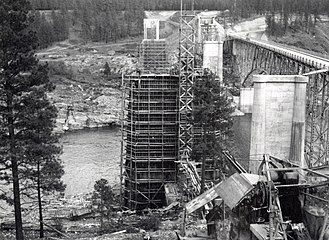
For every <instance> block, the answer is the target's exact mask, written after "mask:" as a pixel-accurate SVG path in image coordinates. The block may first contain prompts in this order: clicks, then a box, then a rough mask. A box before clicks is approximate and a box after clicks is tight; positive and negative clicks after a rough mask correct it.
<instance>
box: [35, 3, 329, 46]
mask: <svg viewBox="0 0 329 240" xmlns="http://www.w3.org/2000/svg"><path fill="white" fill-rule="evenodd" d="M193 1H194V2H193ZM30 2H31V6H32V9H33V10H32V14H34V25H33V26H34V30H35V31H36V33H37V36H38V38H39V43H40V46H39V47H40V48H45V47H47V46H49V45H51V44H52V43H53V42H58V41H62V40H65V39H67V38H68V37H69V34H70V32H72V31H69V29H70V28H74V29H78V30H77V31H76V32H78V35H79V38H80V39H82V40H83V41H85V42H88V41H96V42H98V41H104V42H109V41H114V42H115V41H117V40H118V39H122V38H127V37H135V36H139V35H141V34H142V31H143V19H144V18H145V13H144V11H156V10H163V11H170V10H176V11H177V10H180V9H181V0H30ZM192 2H193V8H194V9H195V10H197V11H198V10H209V11H210V10H221V11H224V10H229V11H228V12H229V16H230V17H231V19H232V20H233V21H234V22H235V21H239V20H240V19H241V18H248V17H251V16H254V15H255V14H257V15H266V22H267V26H268V28H267V31H268V34H269V35H274V36H275V35H283V34H284V33H285V32H286V31H287V29H288V28H289V27H293V28H297V29H298V30H302V31H304V32H306V33H312V28H313V27H314V26H315V24H316V23H317V21H318V20H319V16H320V15H321V14H325V15H329V1H326V0H277V1H274V0H234V1H232V0H202V1H195V0H185V1H184V0H183V1H182V3H183V4H182V7H183V9H191V8H192Z"/></svg>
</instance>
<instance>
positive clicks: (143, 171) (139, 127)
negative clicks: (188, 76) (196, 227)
mask: <svg viewBox="0 0 329 240" xmlns="http://www.w3.org/2000/svg"><path fill="white" fill-rule="evenodd" d="M178 85H179V77H178V76H171V75H167V74H157V75H155V74H141V75H130V76H126V77H125V78H124V80H123V87H124V88H123V91H124V104H123V108H124V112H125V114H124V115H125V119H124V127H123V130H124V143H125V146H124V147H125V156H124V158H123V161H124V163H123V165H124V166H125V168H124V170H123V172H122V176H123V177H124V178H125V179H124V190H123V198H124V205H125V206H126V207H128V208H130V209H143V208H158V207H162V206H163V205H165V204H166V202H165V199H166V198H165V192H164V185H165V184H166V183H174V182H176V163H175V161H177V160H178V99H179V98H178V89H179V88H178Z"/></svg>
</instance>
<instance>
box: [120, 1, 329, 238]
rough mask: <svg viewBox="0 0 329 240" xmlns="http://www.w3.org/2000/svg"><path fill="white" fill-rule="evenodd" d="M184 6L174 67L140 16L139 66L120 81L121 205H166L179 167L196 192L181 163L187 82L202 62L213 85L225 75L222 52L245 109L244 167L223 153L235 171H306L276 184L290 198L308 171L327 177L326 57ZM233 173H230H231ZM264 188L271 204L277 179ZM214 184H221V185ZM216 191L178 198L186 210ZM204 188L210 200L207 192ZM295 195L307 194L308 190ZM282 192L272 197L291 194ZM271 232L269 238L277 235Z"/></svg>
mask: <svg viewBox="0 0 329 240" xmlns="http://www.w3.org/2000/svg"><path fill="white" fill-rule="evenodd" d="M183 8H184V7H183V6H182V11H181V15H180V37H179V59H178V69H175V68H172V67H171V64H170V62H169V60H168V54H167V43H166V40H164V39H159V32H158V31H159V21H158V20H156V19H146V20H145V22H144V40H143V41H142V43H141V50H140V53H141V54H140V57H141V59H140V64H141V66H140V69H139V70H138V71H137V72H136V73H134V74H132V75H127V76H124V77H123V80H122V86H123V96H122V99H123V101H122V139H123V141H122V157H121V183H122V184H123V185H122V199H123V204H124V205H125V206H126V207H127V208H130V209H136V210H138V209H144V208H158V207H162V206H164V205H167V204H170V201H171V200H170V199H168V196H169V195H173V196H175V194H177V192H176V191H177V189H176V188H175V187H174V186H175V183H177V181H178V172H179V171H185V173H186V175H188V177H189V178H191V179H190V181H192V182H193V186H194V187H195V186H197V187H196V192H197V194H196V195H199V194H200V193H201V192H200V189H199V188H198V186H199V185H200V177H199V175H198V170H197V168H196V167H195V166H194V165H193V164H192V165H191V164H190V160H191V151H192V147H193V139H194V137H195V132H196V129H195V128H194V127H193V124H192V110H193V91H192V87H193V84H194V82H195V80H196V79H198V78H202V77H203V76H204V69H208V70H210V71H211V72H213V73H214V74H215V78H216V79H217V81H219V82H220V83H223V82H225V79H224V81H223V55H224V52H225V53H226V54H228V55H229V56H230V57H231V64H232V65H231V66H230V67H231V68H233V69H234V70H235V71H237V72H238V73H239V76H240V79H239V80H238V81H239V82H238V85H239V87H240V102H239V103H238V105H239V109H240V110H241V111H242V112H245V113H252V123H251V125H252V126H251V144H250V154H249V156H246V159H245V160H244V161H247V162H248V164H247V165H248V166H249V169H247V170H241V169H242V168H241V166H240V165H239V163H237V162H235V161H234V160H232V159H231V158H230V156H229V155H228V156H227V158H229V159H230V161H231V163H232V164H233V165H235V166H238V167H236V169H237V170H238V172H240V173H243V174H246V173H247V172H248V173H252V174H254V175H257V176H259V175H261V173H262V172H263V173H264V174H265V177H267V178H268V179H267V181H268V182H274V181H275V180H273V179H272V174H270V172H273V171H279V172H280V171H283V172H287V171H288V172H289V171H290V172H291V171H292V172H299V174H301V171H306V172H307V173H310V174H311V176H308V177H309V178H308V177H307V179H306V180H305V174H304V175H303V174H302V175H303V177H300V178H297V179H302V178H303V179H304V180H305V181H304V182H303V183H300V182H298V180H297V182H296V181H293V186H290V185H289V184H288V185H287V184H282V185H281V187H282V189H283V188H288V189H290V190H291V191H290V190H287V192H288V193H289V194H290V193H291V194H293V195H294V194H295V195H294V196H297V195H299V194H301V187H304V188H305V187H306V188H307V187H309V186H310V183H309V182H308V180H309V179H312V181H313V180H314V179H315V181H320V180H321V179H322V180H323V179H325V180H327V179H329V177H328V176H327V172H326V171H327V170H326V167H327V166H328V161H329V60H328V59H325V58H321V57H318V56H316V55H312V54H309V53H305V52H303V51H302V50H296V49H291V48H289V47H286V46H283V45H279V44H275V43H271V42H263V41H259V40H255V39H252V37H250V36H248V37H241V35H235V34H230V35H226V34H225V30H224V29H223V28H222V27H221V26H220V24H219V23H218V21H217V20H216V16H214V15H211V14H206V15H202V14H198V15H196V14H195V12H194V11H193V10H192V11H191V10H184V9H183ZM185 8H186V6H185ZM187 8H189V7H187ZM200 56H202V57H201V58H200ZM264 154H265V155H264ZM267 154H269V155H270V156H273V157H268V155H267ZM224 155H225V154H224ZM270 159H272V160H270ZM280 159H283V160H280ZM271 161H272V162H275V161H277V162H279V164H281V165H280V166H282V169H281V168H280V167H278V165H276V164H275V163H274V165H273V166H275V167H274V168H275V169H272V168H271V166H272V165H269V163H270V162H271ZM210 165H211V164H210ZM260 166H263V169H260ZM264 166H265V167H264ZM264 169H265V170H264ZM208 170H210V171H211V170H212V169H211V168H210V169H208ZM315 171H320V172H315ZM321 171H322V172H321ZM314 174H315V176H316V177H314ZM287 176H292V175H291V174H288V175H287ZM306 176H307V174H306ZM209 179H210V180H211V177H210V178H209ZM319 179H320V180H319ZM240 180H241V179H240V178H239V177H237V176H235V177H234V178H233V180H232V181H240ZM249 180H250V179H249ZM249 180H248V181H249ZM295 180H296V179H295ZM241 181H242V180H241ZM251 182H252V181H251ZM286 183H289V181H286ZM248 184H251V183H250V181H249V183H248ZM255 184H256V183H255ZM255 184H254V185H255ZM251 185H252V184H251ZM320 185H321V184H320ZM257 186H258V185H257ZM264 186H265V188H266V189H267V188H268V190H264V189H263V190H264V191H265V192H266V193H267V194H270V195H271V194H272V195H271V196H272V197H271V199H272V200H270V201H272V202H271V204H270V208H273V209H276V208H279V209H280V208H281V207H280V204H279V202H278V201H279V200H278V199H279V196H278V195H277V193H278V191H277V189H276V187H275V186H274V185H271V184H265V185H264ZM321 186H322V185H321ZM187 187H188V186H187ZM242 187H243V186H242ZM258 187H259V186H258ZM216 189H217V190H218V189H220V190H218V191H223V192H225V191H226V190H227V189H225V187H223V185H220V186H217V188H216ZM216 189H215V190H212V191H213V192H211V193H207V194H208V195H207V196H205V195H200V196H204V198H203V199H202V197H201V198H198V203H195V202H194V203H192V204H190V205H187V212H188V213H189V212H193V211H194V210H195V209H197V208H199V207H200V206H201V205H202V204H207V203H208V202H209V201H212V200H213V199H214V198H215V197H218V196H221V194H218V191H217V190H216ZM210 190H211V189H210ZM216 191H217V193H216ZM260 191H262V190H260ZM280 191H281V190H280ZM289 191H290V192H289ZM287 192H284V193H283V194H287ZM209 194H210V195H209ZM296 194H297V195H296ZM209 196H212V198H209V199H207V198H208V197H209ZM304 196H308V197H310V198H312V196H309V195H307V194H306V195H305V194H304ZM315 198H316V197H315ZM205 199H207V200H205ZM287 199H288V200H282V199H281V200H282V201H287V202H289V201H292V200H291V199H290V198H287ZM296 199H297V198H293V201H295V200H296ZM317 199H318V200H319V197H317ZM240 200H241V199H240ZM322 200H323V201H325V200H324V199H322ZM322 200H321V198H320V201H322ZM241 201H242V200H241ZM236 203H237V204H238V203H239V201H237V202H236ZM193 204H194V205H193ZM232 206H233V205H232ZM234 207H236V205H235V206H234ZM273 209H272V210H273ZM272 210H271V211H272ZM273 211H274V210H273ZM285 211H286V210H285ZM287 212H289V209H288V211H287ZM282 216H283V215H282V214H281V213H280V214H278V215H275V214H274V213H273V215H271V216H270V217H269V218H270V219H272V220H273V219H274V220H273V221H274V222H275V221H277V222H278V229H279V228H280V229H281V230H282V228H283V227H282V226H283V225H284V223H283V219H282ZM272 220H271V221H272ZM271 221H270V222H271ZM273 221H272V223H273ZM279 225H280V226H279ZM254 227H255V226H254ZM258 227H259V226H258V225H257V226H256V228H258ZM254 231H255V232H257V231H258V230H254ZM276 231H277V230H276ZM276 231H275V233H273V234H274V235H275V234H276ZM274 235H273V236H272V238H270V239H283V238H277V237H275V236H274ZM259 239H261V238H259Z"/></svg>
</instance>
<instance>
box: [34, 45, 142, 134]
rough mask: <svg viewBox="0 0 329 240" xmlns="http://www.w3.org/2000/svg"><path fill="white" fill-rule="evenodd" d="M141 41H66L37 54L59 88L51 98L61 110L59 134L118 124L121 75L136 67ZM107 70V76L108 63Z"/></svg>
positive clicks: (59, 112) (59, 110)
mask: <svg viewBox="0 0 329 240" xmlns="http://www.w3.org/2000/svg"><path fill="white" fill-rule="evenodd" d="M139 41H140V39H135V40H131V41H125V42H122V43H111V44H105V43H89V44H81V43H76V42H74V41H65V42H61V43H58V44H56V45H55V46H52V47H51V48H48V49H46V50H43V51H42V52H39V53H38V54H37V55H38V57H39V59H40V61H41V62H46V63H47V64H48V66H49V76H50V79H51V81H52V82H53V83H54V85H55V86H56V88H55V90H54V91H53V92H52V93H50V94H49V98H50V99H51V101H52V102H53V103H54V104H55V106H56V107H57V109H58V118H57V121H56V131H59V132H60V131H63V130H77V129H83V128H96V127H105V126H110V125H118V124H119V122H120V114H121V91H120V85H121V75H122V74H129V73H131V72H132V71H133V70H134V69H136V67H137V58H136V55H137V53H136V51H137V47H138V42H139ZM106 63H107V64H108V67H109V68H108V71H107V73H106V74H105V73H104V70H105V64H106Z"/></svg>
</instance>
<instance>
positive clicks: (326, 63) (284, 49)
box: [229, 34, 329, 70]
mask: <svg viewBox="0 0 329 240" xmlns="http://www.w3.org/2000/svg"><path fill="white" fill-rule="evenodd" d="M229 38H231V39H236V40H239V41H244V42H247V43H250V44H253V45H257V46H260V47H262V48H265V49H268V50H270V51H273V52H276V53H279V54H281V55H283V56H286V57H289V58H291V59H294V60H296V61H299V62H301V63H303V64H306V65H309V66H310V67H313V68H315V69H327V70H329V59H328V58H324V57H320V56H317V55H315V54H310V53H308V52H306V51H303V50H302V49H298V50H297V49H296V48H292V47H289V46H288V45H283V44H279V43H275V42H272V41H261V40H256V39H246V38H242V37H240V36H236V35H234V34H230V35H229Z"/></svg>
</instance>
